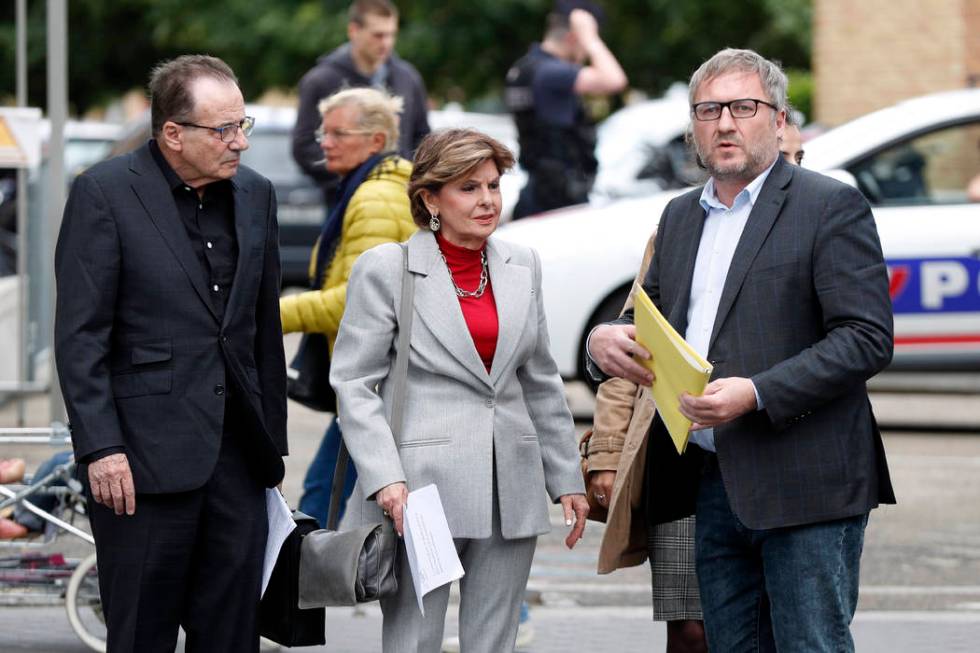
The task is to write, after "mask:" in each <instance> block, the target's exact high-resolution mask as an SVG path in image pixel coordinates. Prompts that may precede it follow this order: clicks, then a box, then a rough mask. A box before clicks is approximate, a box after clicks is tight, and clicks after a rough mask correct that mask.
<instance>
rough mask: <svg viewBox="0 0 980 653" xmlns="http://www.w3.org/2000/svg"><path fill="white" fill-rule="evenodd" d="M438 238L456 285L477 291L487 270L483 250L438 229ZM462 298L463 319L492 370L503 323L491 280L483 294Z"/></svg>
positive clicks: (478, 350)
mask: <svg viewBox="0 0 980 653" xmlns="http://www.w3.org/2000/svg"><path fill="white" fill-rule="evenodd" d="M436 241H437V242H438V243H439V249H440V250H442V255H443V256H445V257H446V263H447V264H448V265H449V269H450V270H451V271H452V273H453V280H455V282H456V285H457V286H459V287H460V288H462V289H463V290H466V291H468V292H472V291H474V290H476V289H477V287H479V285H480V273H481V272H482V271H483V263H482V261H481V258H480V254H481V252H482V250H472V249H466V248H465V247H459V246H458V245H453V244H452V243H451V242H449V241H448V240H446V239H445V238H443V237H442V234H441V233H439V232H436ZM484 247H486V245H484ZM458 299H459V307H460V308H461V309H462V311H463V319H464V320H465V321H466V326H467V327H468V328H469V330H470V336H471V337H472V338H473V344H474V345H476V352H477V353H478V354H479V355H480V360H482V361H483V365H484V366H486V368H487V372H489V371H490V365H491V363H493V354H494V352H495V351H496V350H497V334H498V332H499V326H500V325H499V323H498V322H497V304H496V302H494V300H493V288H491V287H490V280H489V279H487V288H486V290H485V291H484V292H483V295H481V296H480V297H459V298H458Z"/></svg>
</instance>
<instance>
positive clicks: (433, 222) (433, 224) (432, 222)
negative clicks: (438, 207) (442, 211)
mask: <svg viewBox="0 0 980 653" xmlns="http://www.w3.org/2000/svg"><path fill="white" fill-rule="evenodd" d="M441 226H442V223H441V222H440V221H439V216H438V214H436V213H433V214H432V217H430V218H429V229H431V230H432V231H439V227H441Z"/></svg>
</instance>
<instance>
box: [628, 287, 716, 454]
mask: <svg viewBox="0 0 980 653" xmlns="http://www.w3.org/2000/svg"><path fill="white" fill-rule="evenodd" d="M633 301H634V315H633V321H634V323H635V324H636V340H637V342H639V343H640V344H641V345H643V346H644V347H645V348H646V349H647V351H649V352H650V353H651V354H652V355H653V358H651V359H650V360H648V361H645V360H640V359H637V360H638V361H639V362H640V363H642V364H643V365H644V366H646V367H647V368H648V369H649V370H650V371H651V372H653V373H654V375H655V376H656V379H655V380H654V382H653V398H654V400H655V401H656V402H657V412H658V413H660V418H661V419H662V420H663V421H664V424H665V425H666V426H667V431H668V432H669V433H670V438H671V439H672V440H673V441H674V446H675V447H677V453H684V450H685V449H687V440H688V436H689V435H690V431H689V429H690V428H691V420H689V419H687V418H686V417H684V416H683V415H682V414H681V411H680V405H681V404H680V396H681V394H682V393H684V392H688V393H690V394H692V395H694V396H700V395H701V394H702V393H703V392H704V386H706V385H708V379H709V378H711V371H712V369H713V368H712V366H711V363H709V362H708V361H706V360H704V359H703V358H702V357H701V356H700V354H698V352H696V351H694V349H693V348H692V347H691V345H689V344H687V341H686V340H684V338H682V337H681V335H680V334H679V333H677V331H676V330H675V329H674V327H672V326H671V325H670V322H668V321H667V318H665V317H664V316H663V314H662V313H661V312H660V310H659V309H658V308H657V307H656V306H655V305H654V303H653V302H652V301H651V300H650V298H649V297H648V296H647V294H646V293H645V292H643V291H642V290H640V291H638V292H637V293H636V294H635V296H634V298H633Z"/></svg>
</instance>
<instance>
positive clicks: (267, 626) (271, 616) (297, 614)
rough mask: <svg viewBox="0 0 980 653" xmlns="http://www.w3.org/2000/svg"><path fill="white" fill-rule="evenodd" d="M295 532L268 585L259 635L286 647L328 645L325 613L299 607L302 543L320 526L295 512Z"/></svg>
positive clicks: (261, 606) (285, 546)
mask: <svg viewBox="0 0 980 653" xmlns="http://www.w3.org/2000/svg"><path fill="white" fill-rule="evenodd" d="M293 521H295V522H296V528H294V529H293V531H292V532H291V533H290V534H289V536H288V537H287V538H286V541H285V542H283V544H282V548H281V549H280V550H279V557H278V558H277V559H276V566H275V567H273V569H272V576H271V577H270V578H269V585H268V586H267V587H266V589H265V594H264V595H263V596H262V601H261V602H260V603H259V634H260V635H262V636H263V637H265V638H266V639H271V640H272V641H274V642H276V643H277V644H282V645H283V646H316V645H322V644H326V643H327V640H326V636H325V634H324V631H325V630H326V610H324V609H323V608H312V609H303V608H300V607H299V601H298V597H299V584H300V576H299V572H300V552H301V551H302V544H303V539H304V538H305V537H306V536H307V535H308V534H309V533H312V532H314V531H316V530H317V529H318V528H319V527H320V526H319V524H317V522H316V520H315V519H314V518H312V517H310V516H309V515H305V514H303V513H301V512H299V511H294V512H293Z"/></svg>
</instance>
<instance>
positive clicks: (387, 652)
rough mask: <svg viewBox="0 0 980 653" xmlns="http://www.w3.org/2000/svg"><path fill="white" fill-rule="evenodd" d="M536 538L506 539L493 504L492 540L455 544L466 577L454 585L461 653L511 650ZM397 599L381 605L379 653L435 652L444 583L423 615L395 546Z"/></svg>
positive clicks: (431, 594) (440, 630)
mask: <svg viewBox="0 0 980 653" xmlns="http://www.w3.org/2000/svg"><path fill="white" fill-rule="evenodd" d="M537 541H538V538H537V537H527V538H522V539H517V540H505V539H504V538H502V537H501V536H500V516H499V512H498V510H497V506H496V498H495V499H494V510H493V535H491V536H490V537H489V538H487V539H483V540H473V539H462V538H457V539H455V540H454V542H455V543H456V551H457V553H458V554H459V558H460V561H461V562H462V563H463V570H464V571H465V572H466V573H465V575H464V576H463V577H462V578H461V579H460V581H459V591H460V600H459V639H460V647H461V649H462V651H464V653H503V652H505V651H513V650H514V640H515V639H516V638H517V623H518V620H519V618H520V608H521V600H522V599H523V598H524V587H525V586H526V585H527V577H528V575H529V574H530V572H531V560H532V558H533V557H534V548H535V546H536V545H537ZM399 555H400V556H401V568H400V571H399V578H398V594H397V595H396V596H395V597H393V598H390V599H385V600H383V601H381V612H382V614H383V615H384V627H383V630H382V643H383V651H384V653H440V651H441V650H442V638H443V630H444V627H445V621H446V608H447V607H448V606H449V588H450V584H449V583H447V584H446V585H443V586H442V587H440V588H438V589H434V590H432V591H431V592H429V593H428V594H426V595H425V598H424V599H423V605H424V606H425V616H424V617H423V616H422V614H421V613H420V612H419V606H418V600H417V599H416V598H415V587H414V586H413V585H412V572H411V570H410V569H409V566H408V560H407V559H406V557H405V548H404V546H403V547H400V550H399Z"/></svg>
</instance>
